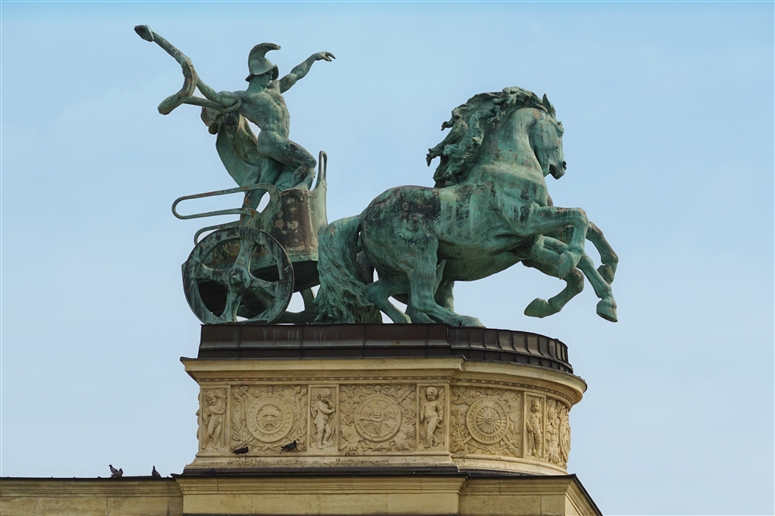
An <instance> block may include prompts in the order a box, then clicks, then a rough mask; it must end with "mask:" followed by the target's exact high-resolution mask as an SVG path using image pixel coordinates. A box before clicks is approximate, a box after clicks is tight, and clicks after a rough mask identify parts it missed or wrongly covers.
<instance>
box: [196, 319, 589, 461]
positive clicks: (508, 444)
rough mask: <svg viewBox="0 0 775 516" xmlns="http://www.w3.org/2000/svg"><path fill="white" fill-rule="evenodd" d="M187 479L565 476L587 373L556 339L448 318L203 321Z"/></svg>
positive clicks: (197, 360)
mask: <svg viewBox="0 0 775 516" xmlns="http://www.w3.org/2000/svg"><path fill="white" fill-rule="evenodd" d="M183 363H184V365H185V367H186V371H187V372H188V373H189V374H190V375H191V376H192V378H194V380H196V381H197V383H198V384H199V386H200V410H199V453H197V456H196V459H195V460H194V461H193V462H192V463H191V464H189V465H188V466H187V467H186V469H185V474H187V475H189V474H199V473H201V472H204V471H213V470H214V471H216V472H226V471H229V472H240V473H247V472H261V471H266V470H269V471H273V472H284V471H293V470H298V469H303V470H304V471H307V472H309V471H314V470H318V469H320V470H325V471H327V472H331V471H338V472H348V473H350V474H358V473H360V472H384V471H413V472H416V473H417V472H443V471H454V472H458V471H503V472H514V473H526V474H533V475H558V474H560V475H562V474H566V470H565V466H566V463H567V459H568V452H569V450H570V426H569V424H568V412H569V410H570V408H571V407H572V406H573V405H574V404H575V403H578V401H579V400H580V399H581V396H582V393H583V391H584V389H585V388H586V385H585V384H584V382H583V380H581V379H580V378H578V377H576V376H574V375H573V374H571V367H570V364H568V362H567V350H566V348H565V345H564V344H562V343H561V342H558V341H556V340H553V339H549V338H547V337H543V336H540V335H534V334H526V333H522V332H512V331H502V330H483V329H457V328H449V327H447V326H444V325H411V326H394V325H373V326H370V325H347V326H306V327H290V326H257V325H220V326H204V327H203V329H202V342H201V346H200V353H199V358H196V359H183Z"/></svg>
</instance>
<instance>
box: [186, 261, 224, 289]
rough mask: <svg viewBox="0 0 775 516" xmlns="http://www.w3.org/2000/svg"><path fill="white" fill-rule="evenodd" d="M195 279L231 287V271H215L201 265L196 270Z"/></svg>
mask: <svg viewBox="0 0 775 516" xmlns="http://www.w3.org/2000/svg"><path fill="white" fill-rule="evenodd" d="M193 272H194V277H196V278H201V279H206V280H209V281H214V282H216V283H220V284H221V285H226V286H228V285H229V280H228V273H229V269H214V268H212V267H208V266H207V265H205V264H203V263H200V264H197V266H196V267H195V268H194V271H193Z"/></svg>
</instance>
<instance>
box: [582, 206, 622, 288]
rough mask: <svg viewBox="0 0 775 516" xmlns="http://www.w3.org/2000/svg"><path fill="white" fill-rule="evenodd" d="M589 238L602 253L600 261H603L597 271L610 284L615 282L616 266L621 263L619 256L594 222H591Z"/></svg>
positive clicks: (588, 232)
mask: <svg viewBox="0 0 775 516" xmlns="http://www.w3.org/2000/svg"><path fill="white" fill-rule="evenodd" d="M587 240H589V241H590V242H592V244H593V245H594V246H595V249H597V252H598V253H600V261H601V262H603V263H602V265H600V267H598V268H597V272H599V273H600V275H601V276H602V277H603V279H604V280H605V281H606V283H608V284H609V285H610V284H611V283H613V282H614V275H615V274H616V266H617V265H618V264H619V257H618V256H617V255H616V252H614V250H613V248H612V247H611V245H610V244H609V243H608V240H606V239H605V235H603V232H602V231H600V228H598V227H597V226H596V225H595V224H594V222H592V221H590V222H589V231H587Z"/></svg>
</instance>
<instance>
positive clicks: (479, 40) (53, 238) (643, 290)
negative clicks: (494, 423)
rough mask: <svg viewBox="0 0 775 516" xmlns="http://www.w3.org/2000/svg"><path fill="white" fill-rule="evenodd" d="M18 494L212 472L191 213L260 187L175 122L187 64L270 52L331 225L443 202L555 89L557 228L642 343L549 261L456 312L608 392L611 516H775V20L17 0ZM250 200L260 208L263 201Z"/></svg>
mask: <svg viewBox="0 0 775 516" xmlns="http://www.w3.org/2000/svg"><path fill="white" fill-rule="evenodd" d="M0 8H1V9H2V467H1V469H2V471H0V475H3V476H44V477H47V476H52V475H53V476H60V477H73V476H79V477H94V476H98V475H100V476H106V475H108V474H109V472H108V469H107V464H108V463H112V464H114V465H117V466H121V467H123V469H124V471H125V474H128V475H142V474H148V473H149V472H150V469H151V465H154V464H155V465H156V467H157V468H158V469H159V470H160V471H161V472H162V473H163V474H169V473H179V472H181V471H182V469H183V467H184V466H185V465H186V464H187V463H189V462H191V460H193V457H194V453H195V451H196V439H195V424H196V419H195V416H194V413H195V412H196V408H197V407H196V384H195V383H194V382H193V380H191V379H190V378H188V377H187V375H186V374H185V373H184V371H183V367H182V365H181V364H180V362H179V361H178V358H179V357H181V356H188V357H190V356H195V355H196V352H197V343H198V332H199V323H198V321H197V320H196V318H195V317H194V316H193V315H192V314H191V313H190V312H189V309H188V307H187V305H186V302H185V299H184V297H183V292H182V287H181V280H180V264H181V263H182V262H183V261H184V260H185V259H186V257H187V256H188V253H189V252H190V251H191V246H192V243H191V237H192V235H193V232H194V231H195V230H196V229H198V228H199V227H200V226H201V225H202V223H201V221H199V222H197V221H189V222H181V221H179V220H177V219H175V218H173V217H172V215H171V213H170V211H169V207H170V204H171V203H172V201H173V200H174V199H175V198H176V197H178V196H181V195H185V194H192V193H199V192H204V191H210V190H216V189H219V188H228V187H230V186H231V185H232V183H231V179H230V178H229V176H228V174H226V172H225V171H224V170H223V168H222V166H221V164H220V162H219V160H218V157H217V155H216V153H215V149H214V138H213V137H212V136H211V135H209V134H208V133H207V131H206V129H205V127H204V126H203V125H202V123H201V122H200V121H199V113H198V110H197V109H195V108H192V107H189V106H183V107H181V108H179V109H178V110H176V111H175V112H173V113H172V114H170V115H169V116H166V117H163V116H161V115H159V114H158V113H157V112H156V106H157V104H158V103H159V102H160V101H161V100H162V99H163V98H165V97H166V96H167V95H170V94H171V93H173V92H175V91H177V90H178V89H179V87H180V85H181V82H182V81H181V75H180V68H179V67H178V65H177V63H175V62H174V61H173V60H172V59H171V58H170V57H169V56H167V55H166V54H165V53H164V52H163V51H162V50H161V49H159V48H158V47H156V46H155V45H151V44H149V43H146V42H145V41H142V40H141V39H140V38H138V37H137V35H136V34H135V33H134V32H133V30H132V28H133V27H134V25H137V24H141V23H144V24H148V25H150V26H151V28H152V29H154V30H155V31H157V32H159V33H160V34H162V35H163V36H165V37H166V38H167V39H169V40H170V41H171V42H173V43H174V44H175V45H177V46H178V47H179V48H180V49H181V50H182V51H184V52H185V53H186V54H187V55H188V56H189V57H191V59H192V60H193V62H194V64H195V66H196V69H197V71H198V72H199V74H200V76H201V77H202V78H203V80H204V81H206V82H207V83H208V84H210V85H211V86H213V87H214V88H216V89H241V88H243V87H244V85H245V82H244V81H243V79H244V77H245V75H246V64H247V63H246V61H247V52H248V50H249V49H250V48H251V47H252V46H253V45H254V44H256V43H259V42H263V41H271V42H275V43H278V44H280V45H282V47H283V48H282V50H280V51H278V52H273V53H271V54H270V55H269V57H270V58H271V59H272V60H273V61H274V62H275V63H276V64H277V65H278V66H279V67H280V72H281V73H287V72H288V71H290V69H291V68H292V67H293V66H294V65H296V64H298V63H299V62H301V61H302V60H303V59H305V58H306V57H307V56H309V55H310V54H311V53H313V52H318V51H322V50H327V51H330V52H333V53H334V54H335V55H336V57H337V59H336V61H334V62H333V63H325V62H320V63H317V64H316V65H315V66H314V67H313V69H312V71H311V72H310V74H309V75H308V76H307V77H306V78H305V79H304V80H302V81H300V82H299V83H298V84H297V85H296V86H295V87H294V88H293V89H292V90H291V91H289V92H288V93H287V94H286V100H287V102H288V105H289V108H290V110H291V115H292V123H291V137H292V138H293V139H294V140H296V141H298V142H299V143H301V144H302V145H304V146H305V147H306V148H307V149H309V150H310V152H312V153H313V154H317V152H318V151H319V150H320V149H324V150H325V151H326V152H327V153H328V155H329V195H328V215H329V220H335V219H337V218H341V217H345V216H350V215H354V214H357V213H359V212H360V211H361V210H362V209H363V208H364V207H365V206H366V205H367V204H368V202H369V201H370V200H371V199H372V198H373V197H375V196H376V195H378V194H379V193H381V192H382V191H383V190H385V189H386V188H388V187H392V186H396V185H401V184H422V185H430V184H432V179H431V177H432V174H433V169H432V168H426V167H425V163H424V156H425V152H426V150H427V149H428V147H431V146H433V145H435V144H436V143H438V141H439V140H440V139H441V137H442V136H443V134H442V133H441V132H440V131H439V126H440V124H441V122H442V121H444V120H446V119H447V118H448V116H449V112H450V110H451V109H452V108H454V107H455V106H457V105H459V104H461V103H462V102H464V101H465V100H466V99H468V98H469V97H470V96H471V95H473V94H475V93H480V92H483V91H497V90H501V89H502V88H504V87H506V86H521V87H524V88H527V89H529V90H532V91H534V92H536V93H537V94H539V95H541V94H543V93H547V95H548V96H549V98H550V100H551V101H552V103H553V104H554V105H555V107H556V108H557V113H558V118H559V119H560V120H562V122H563V125H564V126H565V128H566V131H565V136H564V149H565V156H566V159H567V162H568V172H567V174H566V175H565V177H563V178H562V179H561V180H559V181H554V180H550V181H551V182H550V183H549V190H550V192H551V194H552V196H553V198H554V200H555V204H557V205H560V206H569V207H576V206H577V207H582V208H584V209H585V210H586V212H587V213H588V214H589V216H590V218H591V219H592V220H593V221H595V222H596V223H597V225H598V226H600V227H601V229H603V231H605V233H606V236H607V237H608V239H609V241H610V242H611V244H612V245H613V246H614V248H615V249H616V251H617V252H618V254H619V256H620V258H621V265H620V268H619V272H618V274H617V279H616V282H615V283H614V285H613V287H614V293H615V296H616V299H617V301H618V303H619V316H620V322H619V323H617V324H611V323H607V322H605V321H603V320H602V319H600V318H598V317H597V316H596V315H595V302H596V299H595V297H594V294H593V292H592V289H591V288H590V287H589V286H587V289H586V290H585V291H584V292H583V293H582V294H581V295H579V296H578V297H577V298H576V299H574V300H573V301H572V302H571V303H570V304H569V305H568V306H567V307H566V309H565V310H564V311H563V312H562V313H560V314H558V315H556V316H553V317H550V318H547V319H542V320H534V319H529V318H527V317H524V316H523V315H522V310H523V309H524V307H525V306H526V305H527V304H528V303H529V302H530V300H532V299H533V298H534V297H536V296H539V295H540V296H544V297H545V296H546V295H551V294H552V293H554V292H556V291H558V290H559V288H560V286H561V284H560V283H559V282H558V281H557V280H554V279H551V278H547V277H543V276H541V275H540V273H538V272H537V271H535V270H530V269H526V268H524V267H521V266H517V267H515V268H514V269H513V270H509V271H506V272H504V273H501V274H499V275H497V276H494V277H492V278H489V279H487V280H483V281H480V282H478V283H473V284H465V285H460V286H459V287H458V289H457V290H456V303H457V309H458V311H459V312H461V313H465V314H469V315H475V316H477V317H479V318H480V319H481V320H482V321H483V322H484V323H485V324H487V325H488V326H490V327H499V328H510V329H520V330H528V331H534V332H538V333H543V334H546V335H550V336H553V337H557V338H559V339H561V340H562V341H564V342H565V343H566V344H568V346H569V348H570V351H569V353H570V361H571V363H572V364H573V365H574V367H575V370H576V374H578V375H579V376H581V377H583V378H584V379H585V380H586V381H587V382H588V384H589V390H588V391H587V393H586V395H585V398H584V400H583V401H582V402H581V403H580V404H579V405H578V406H576V407H575V408H574V409H573V411H572V412H571V425H572V428H573V449H572V451H571V457H570V463H569V466H568V469H569V471H570V472H573V473H576V474H578V476H579V478H580V480H581V481H582V483H583V484H584V485H585V487H586V488H587V490H588V491H589V493H590V494H591V495H592V497H593V498H594V499H595V501H596V502H597V504H598V505H599V506H600V508H601V509H602V510H603V512H604V513H606V514H772V513H773V512H775V507H773V484H774V483H775V481H774V479H773V434H774V430H773V311H774V307H773V154H774V150H773V140H774V139H775V134H774V132H773V120H774V117H773V97H774V93H775V91H774V86H773V75H774V74H773V60H774V58H773V14H774V13H773V3H771V2H761V3H739V2H735V3H721V2H714V3H702V2H697V3H670V2H661V3H648V2H643V3H397V4H388V3H295V4H279V3H272V4H258V3H236V2H235V3H226V2H223V3H87V2H84V3H67V2H61V3H12V2H2V4H1V5H0ZM237 202H238V201H237Z"/></svg>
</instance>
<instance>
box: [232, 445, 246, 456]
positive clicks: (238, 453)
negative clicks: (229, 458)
mask: <svg viewBox="0 0 775 516" xmlns="http://www.w3.org/2000/svg"><path fill="white" fill-rule="evenodd" d="M247 452H248V447H247V446H243V447H242V448H237V449H236V450H234V451H232V453H236V454H237V455H244V454H246V453H247Z"/></svg>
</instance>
